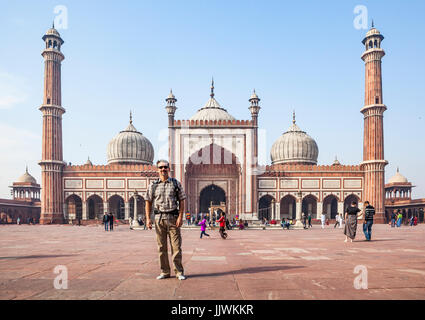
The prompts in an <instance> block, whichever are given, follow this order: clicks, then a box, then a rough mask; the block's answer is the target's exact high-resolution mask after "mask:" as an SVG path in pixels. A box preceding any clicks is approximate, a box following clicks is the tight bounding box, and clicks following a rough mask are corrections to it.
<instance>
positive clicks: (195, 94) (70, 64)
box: [0, 0, 425, 198]
mask: <svg viewBox="0 0 425 320" xmlns="http://www.w3.org/2000/svg"><path fill="white" fill-rule="evenodd" d="M58 5H63V6H65V7H66V8H67V14H68V16H67V17H68V19H67V24H68V25H67V28H66V29H58V31H59V32H60V34H61V36H62V38H63V39H64V41H65V43H64V45H63V47H62V52H63V53H64V55H65V60H64V61H63V63H62V103H63V107H64V108H65V109H66V113H65V114H64V115H63V122H62V124H63V146H64V160H65V161H66V162H71V163H72V164H83V163H85V162H86V161H87V157H90V160H91V161H92V162H93V163H94V164H106V163H107V160H106V148H107V145H108V142H109V141H110V140H111V139H112V138H113V137H114V136H115V135H116V134H117V133H118V132H119V131H121V130H123V129H125V128H126V127H127V125H128V122H129V112H130V110H132V112H133V124H134V126H135V127H136V128H137V129H138V131H140V132H142V133H143V134H144V135H145V136H146V137H147V138H148V139H149V140H150V141H151V142H152V144H153V145H154V149H155V159H157V158H158V157H159V156H161V150H165V148H166V138H165V137H164V134H163V133H164V130H165V132H166V128H167V113H166V111H165V109H164V107H165V100H164V99H165V98H166V97H167V95H168V93H169V90H170V88H172V89H173V93H174V94H175V96H176V98H177V99H178V101H177V107H178V109H177V112H176V119H189V118H190V117H191V116H192V115H193V114H195V112H196V111H197V110H198V109H199V108H201V107H202V106H203V105H204V104H205V102H206V101H207V100H208V98H209V93H210V82H211V77H212V76H213V77H214V81H215V94H216V95H215V98H216V99H217V101H218V102H219V103H220V104H221V106H222V107H224V108H226V109H227V111H228V112H229V113H230V114H231V115H233V116H234V117H235V118H237V119H245V120H247V119H250V118H251V115H250V112H249V110H248V107H249V102H248V99H249V97H250V95H251V93H252V90H253V89H254V88H255V89H256V92H257V94H258V96H259V97H260V98H261V102H260V105H261V107H262V109H261V111H260V116H259V126H260V128H261V129H263V130H264V132H265V134H266V141H265V145H263V147H261V146H260V151H261V150H264V152H263V153H262V158H261V159H262V162H263V163H266V164H270V149H271V146H272V144H273V143H274V141H275V140H276V139H277V138H278V137H279V136H280V135H281V134H282V133H283V132H285V131H286V130H287V129H288V128H289V126H290V125H291V120H292V111H293V110H294V109H295V111H296V119H297V125H298V126H299V127H300V128H301V129H303V130H304V131H306V132H307V133H308V134H309V135H310V136H311V137H313V138H314V139H315V140H316V142H317V144H318V147H319V159H318V162H319V164H332V162H333V161H334V159H335V156H337V157H338V160H339V161H340V162H341V163H342V164H353V165H354V164H359V163H360V162H361V161H362V150H363V149H362V148H363V116H362V114H361V113H360V109H361V108H362V106H363V103H364V63H363V61H362V60H361V59H360V56H361V54H362V52H363V51H364V47H363V44H362V43H361V41H362V39H363V38H364V35H365V34H366V32H367V30H364V29H360V30H359V29H356V28H355V27H354V24H353V22H354V20H355V19H356V17H357V16H358V14H356V13H354V8H355V7H356V6H357V5H364V6H366V8H367V10H368V21H369V25H368V26H369V27H370V22H371V20H372V19H374V21H375V27H377V29H378V30H380V32H381V33H382V34H383V35H384V37H385V39H384V41H383V44H382V47H383V49H384V50H385V52H386V56H385V57H384V58H383V64H382V68H383V90H384V103H385V104H386V105H387V108H388V110H387V111H386V112H385V113H384V131H385V132H384V133H385V159H386V160H388V161H389V165H388V166H387V167H386V181H388V179H389V178H390V177H391V176H393V175H394V174H395V172H396V169H397V166H398V167H400V173H402V174H403V175H404V176H406V177H407V178H408V179H409V181H411V182H412V183H413V184H414V185H416V186H417V187H416V188H414V191H413V197H414V198H418V197H425V169H424V158H425V142H424V127H425V108H424V101H425V80H424V75H425V60H424V57H425V42H424V38H425V37H424V32H425V22H424V19H423V13H424V12H425V1H358V0H357V1H288V2H286V1H247V0H245V1H201V0H197V1H120V2H118V1H76V0H73V1H61V2H57V1H4V0H1V1H0V34H1V47H0V61H1V63H0V130H1V134H0V150H1V151H2V156H1V157H0V168H1V169H0V197H6V198H9V197H10V192H9V188H8V186H10V185H11V184H12V182H13V181H14V180H16V179H17V178H18V177H19V176H20V175H21V174H23V173H24V172H25V166H26V165H28V168H29V172H30V173H31V174H32V175H33V176H34V177H35V178H36V179H37V181H38V182H40V178H41V171H40V166H39V165H38V161H39V160H40V159H41V134H42V131H41V129H42V114H41V112H40V111H39V110H38V108H39V106H40V105H41V103H42V96H43V71H44V69H43V67H44V64H43V58H42V57H41V55H40V54H41V52H42V50H43V48H44V43H43V41H42V40H41V37H42V36H43V34H44V33H45V32H46V30H47V29H48V28H49V27H50V26H51V25H52V21H53V20H54V19H55V17H56V16H57V14H56V13H55V12H54V8H55V7H56V6H58ZM162 155H163V151H162Z"/></svg>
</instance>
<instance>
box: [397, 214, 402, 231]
mask: <svg viewBox="0 0 425 320" xmlns="http://www.w3.org/2000/svg"><path fill="white" fill-rule="evenodd" d="M402 220H403V215H402V214H401V211H400V210H398V214H397V228H400V227H401V222H402Z"/></svg>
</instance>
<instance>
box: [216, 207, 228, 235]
mask: <svg viewBox="0 0 425 320" xmlns="http://www.w3.org/2000/svg"><path fill="white" fill-rule="evenodd" d="M217 222H219V223H220V236H221V237H222V238H223V239H226V238H227V233H226V229H225V226H226V218H225V217H224V212H223V211H222V212H221V217H220V219H218V220H217Z"/></svg>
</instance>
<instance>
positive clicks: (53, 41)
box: [42, 25, 64, 52]
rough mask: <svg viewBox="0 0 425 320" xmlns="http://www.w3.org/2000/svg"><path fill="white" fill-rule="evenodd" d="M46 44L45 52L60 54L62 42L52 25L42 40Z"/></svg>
mask: <svg viewBox="0 0 425 320" xmlns="http://www.w3.org/2000/svg"><path fill="white" fill-rule="evenodd" d="M42 39H43V40H44V42H45V43H46V50H49V49H50V50H57V51H59V52H60V50H61V46H62V45H63V43H64V41H63V40H62V38H61V36H60V34H59V32H58V31H57V30H56V29H55V27H54V25H53V26H52V28H50V29H49V30H47V32H46V34H45V35H44V36H43V38H42Z"/></svg>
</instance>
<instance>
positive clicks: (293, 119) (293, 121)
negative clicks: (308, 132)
mask: <svg viewBox="0 0 425 320" xmlns="http://www.w3.org/2000/svg"><path fill="white" fill-rule="evenodd" d="M292 123H293V124H295V110H294V111H293V112H292Z"/></svg>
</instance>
